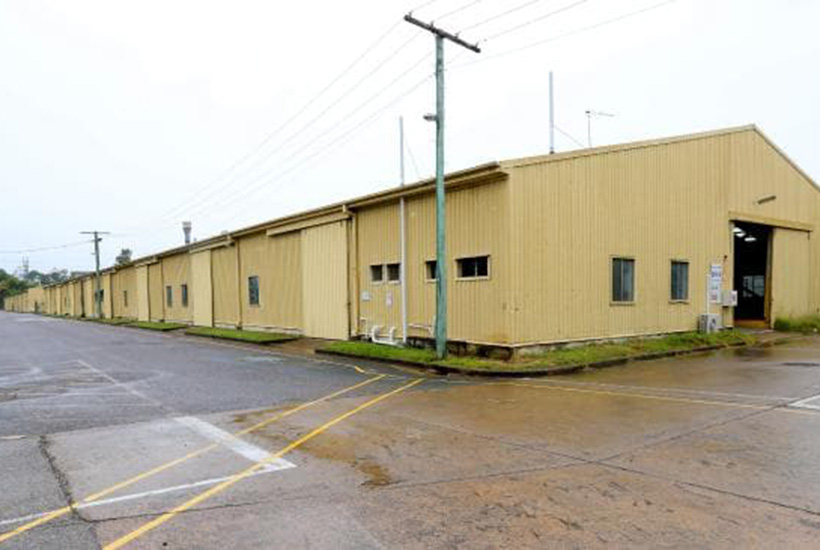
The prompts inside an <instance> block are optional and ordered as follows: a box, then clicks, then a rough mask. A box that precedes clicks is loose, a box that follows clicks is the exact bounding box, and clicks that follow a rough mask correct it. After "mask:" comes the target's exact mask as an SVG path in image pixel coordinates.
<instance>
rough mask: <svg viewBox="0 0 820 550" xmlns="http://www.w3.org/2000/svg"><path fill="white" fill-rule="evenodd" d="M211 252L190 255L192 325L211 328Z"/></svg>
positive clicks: (212, 312) (212, 309) (212, 321)
mask: <svg viewBox="0 0 820 550" xmlns="http://www.w3.org/2000/svg"><path fill="white" fill-rule="evenodd" d="M211 279H212V275H211V251H210V250H203V251H201V252H196V253H195V254H191V296H192V299H193V306H194V312H193V319H194V324H195V325H198V326H201V327H212V326H213V324H214V308H213V288H212V285H211Z"/></svg>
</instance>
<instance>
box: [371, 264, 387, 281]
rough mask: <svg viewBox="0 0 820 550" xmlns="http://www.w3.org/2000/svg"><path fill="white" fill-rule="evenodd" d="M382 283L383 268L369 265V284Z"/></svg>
mask: <svg viewBox="0 0 820 550" xmlns="http://www.w3.org/2000/svg"><path fill="white" fill-rule="evenodd" d="M382 281H384V266H383V265H381V264H379V265H371V266H370V282H373V283H380V282H382Z"/></svg>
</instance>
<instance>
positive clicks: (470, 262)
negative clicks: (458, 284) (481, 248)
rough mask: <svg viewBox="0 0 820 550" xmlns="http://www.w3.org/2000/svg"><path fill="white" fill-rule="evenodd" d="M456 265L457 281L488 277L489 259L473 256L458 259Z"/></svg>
mask: <svg viewBox="0 0 820 550" xmlns="http://www.w3.org/2000/svg"><path fill="white" fill-rule="evenodd" d="M456 263H457V265H458V277H459V279H478V278H483V277H489V276H490V257H489V256H473V257H471V258H459V259H458V260H456Z"/></svg>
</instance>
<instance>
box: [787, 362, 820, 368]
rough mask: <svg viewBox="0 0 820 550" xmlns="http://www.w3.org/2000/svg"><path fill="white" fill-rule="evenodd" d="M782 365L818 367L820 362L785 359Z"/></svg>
mask: <svg viewBox="0 0 820 550" xmlns="http://www.w3.org/2000/svg"><path fill="white" fill-rule="evenodd" d="M783 365H785V366H787V367H820V363H817V362H812V361H786V362H785V363H783Z"/></svg>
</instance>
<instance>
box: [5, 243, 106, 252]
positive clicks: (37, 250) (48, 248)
mask: <svg viewBox="0 0 820 550" xmlns="http://www.w3.org/2000/svg"><path fill="white" fill-rule="evenodd" d="M89 242H91V241H87V240H86V241H77V242H73V243H66V244H58V245H55V246H43V247H40V248H26V249H21V250H0V254H33V253H35V252H48V251H50V250H61V249H64V248H72V247H75V246H80V245H84V244H88V243H89Z"/></svg>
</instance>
